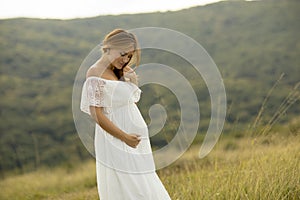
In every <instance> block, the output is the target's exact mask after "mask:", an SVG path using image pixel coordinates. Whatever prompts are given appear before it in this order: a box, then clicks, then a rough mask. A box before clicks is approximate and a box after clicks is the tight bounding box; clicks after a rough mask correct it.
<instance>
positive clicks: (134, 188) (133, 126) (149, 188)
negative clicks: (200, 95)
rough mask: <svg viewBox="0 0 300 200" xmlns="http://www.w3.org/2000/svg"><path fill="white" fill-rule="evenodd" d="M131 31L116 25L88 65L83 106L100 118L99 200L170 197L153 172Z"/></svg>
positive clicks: (97, 140)
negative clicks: (100, 51)
mask: <svg viewBox="0 0 300 200" xmlns="http://www.w3.org/2000/svg"><path fill="white" fill-rule="evenodd" d="M138 48H139V47H138V42H137V39H136V37H135V35H133V34H132V33H129V32H127V31H125V30H122V29H115V30H113V31H112V32H110V33H109V34H107V35H106V37H105V38H104V40H103V42H102V56H101V58H100V59H99V60H97V61H96V62H95V63H94V64H93V65H92V66H91V67H90V68H89V69H88V71H87V74H86V80H85V82H84V85H83V89H82V97H81V105H80V108H81V110H82V111H83V112H85V113H87V114H89V115H90V116H91V117H92V118H93V119H94V120H95V122H96V127H95V153H96V173H97V187H98V193H99V197H100V199H101V200H170V199H171V198H170V196H169V194H168V192H167V191H166V189H165V187H164V185H163V184H162V182H161V180H160V179H159V177H158V175H157V174H156V172H155V165H154V160H153V156H152V150H151V145H150V140H149V135H148V128H147V125H146V123H145V121H144V119H143V117H142V115H141V113H140V111H139V109H138V107H137V105H136V103H137V102H138V101H139V99H140V95H141V90H140V88H139V87H138V86H137V75H136V74H135V72H134V71H133V70H132V68H131V67H130V66H132V65H135V66H138V64H139V60H140V50H139V49H138Z"/></svg>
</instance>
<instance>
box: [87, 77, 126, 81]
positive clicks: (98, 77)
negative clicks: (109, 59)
mask: <svg viewBox="0 0 300 200" xmlns="http://www.w3.org/2000/svg"><path fill="white" fill-rule="evenodd" d="M91 78H96V79H101V80H104V81H113V82H125V81H119V80H112V79H105V78H102V77H99V76H89V77H87V78H86V80H88V79H91Z"/></svg>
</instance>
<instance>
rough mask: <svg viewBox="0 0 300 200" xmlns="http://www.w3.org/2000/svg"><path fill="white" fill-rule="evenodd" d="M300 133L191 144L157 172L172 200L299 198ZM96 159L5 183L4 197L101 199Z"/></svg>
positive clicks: (73, 199) (34, 173) (3, 185)
mask: <svg viewBox="0 0 300 200" xmlns="http://www.w3.org/2000/svg"><path fill="white" fill-rule="evenodd" d="M299 141H300V136H299V134H297V135H289V136H288V137H287V136H286V135H285V136H281V135H280V134H277V135H273V136H272V135H269V136H261V137H258V138H239V139H237V138H234V137H228V136H222V137H221V138H220V141H219V142H218V144H217V146H216V147H215V148H214V150H213V151H212V152H211V153H210V154H209V155H208V156H207V157H205V158H204V159H198V157H197V155H198V151H199V146H192V147H191V148H190V149H189V150H188V151H187V152H186V153H185V154H184V156H182V157H181V158H180V159H179V160H177V161H176V162H175V163H173V164H172V165H171V166H169V167H167V168H165V169H161V170H158V171H157V173H158V175H159V176H160V178H161V180H162V182H163V183H164V185H165V187H166V189H167V190H168V191H169V193H170V195H171V197H172V199H173V200H177V199H178V200H198V199H226V200H230V199H274V200H276V199H294V200H296V199H299V197H300V169H299V166H300V163H299V162H300V145H299ZM95 176H96V175H95V165H94V160H92V161H89V162H87V163H83V164H78V166H77V167H75V168H57V169H52V170H50V169H40V170H39V171H36V172H33V173H28V174H25V175H20V176H14V177H9V178H6V179H4V180H2V181H1V182H0V188H1V194H0V199H3V200H4V199H7V200H14V199H15V200H17V199H18V200H19V199H22V200H23V199H25V200H26V199H28V200H29V199H30V200H35V199H48V200H50V199H64V200H71V199H72V200H81V199H89V200H96V199H98V196H97V189H96V179H95Z"/></svg>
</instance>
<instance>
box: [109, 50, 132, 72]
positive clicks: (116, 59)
mask: <svg viewBox="0 0 300 200" xmlns="http://www.w3.org/2000/svg"><path fill="white" fill-rule="evenodd" d="M133 53H134V48H133V47H132V48H128V49H126V50H121V49H110V51H109V59H110V62H111V64H112V65H113V66H114V67H115V68H117V69H122V68H123V67H125V66H126V65H127V64H128V63H129V61H130V60H131V58H132V56H133Z"/></svg>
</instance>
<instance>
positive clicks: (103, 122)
mask: <svg viewBox="0 0 300 200" xmlns="http://www.w3.org/2000/svg"><path fill="white" fill-rule="evenodd" d="M90 113H91V116H92V117H93V119H94V120H95V121H96V123H97V124H99V125H100V126H101V128H103V129H104V130H105V131H106V132H108V133H109V134H111V135H112V136H114V137H116V138H118V139H120V140H122V141H125V137H126V135H127V133H125V132H124V131H122V130H121V129H119V128H118V127H117V126H116V125H115V124H114V123H112V122H111V121H110V120H109V119H108V118H107V117H106V116H105V115H104V114H103V108H101V107H94V106H90Z"/></svg>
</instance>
